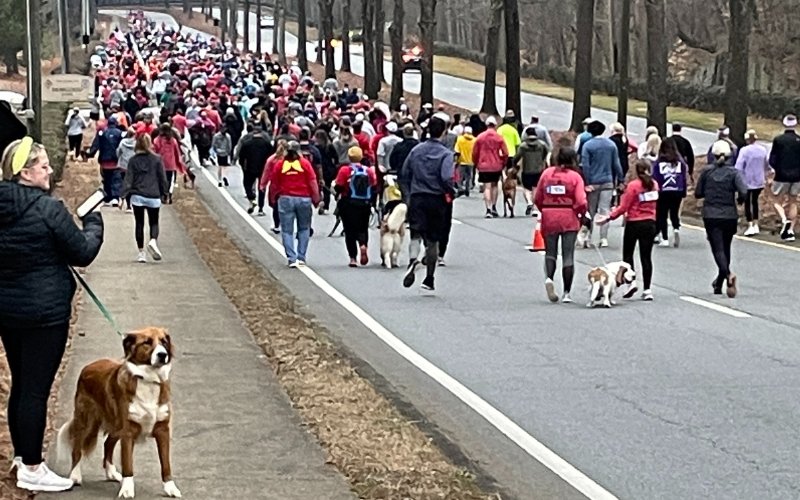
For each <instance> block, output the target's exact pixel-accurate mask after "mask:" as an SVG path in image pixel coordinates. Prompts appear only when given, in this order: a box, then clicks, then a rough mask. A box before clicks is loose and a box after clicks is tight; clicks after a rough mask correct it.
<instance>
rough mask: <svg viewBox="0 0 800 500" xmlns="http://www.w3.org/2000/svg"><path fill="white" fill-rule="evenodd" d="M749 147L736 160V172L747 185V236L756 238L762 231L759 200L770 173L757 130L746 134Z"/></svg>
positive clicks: (764, 150) (745, 205) (745, 206)
mask: <svg viewBox="0 0 800 500" xmlns="http://www.w3.org/2000/svg"><path fill="white" fill-rule="evenodd" d="M745 141H746V142H747V145H746V146H745V147H743V148H742V149H741V150H740V151H739V158H738V159H737V160H736V170H738V171H739V175H741V176H742V180H744V183H745V185H747V198H746V199H745V201H744V215H745V217H746V218H747V224H748V227H747V229H746V230H745V232H744V235H745V236H755V235H757V234H758V233H759V232H761V229H760V228H759V227H758V198H759V197H760V196H761V191H762V190H763V189H764V186H765V185H766V182H767V181H766V177H767V174H768V173H769V171H770V167H769V159H768V155H767V150H766V148H764V146H762V145H761V144H758V135H756V131H755V130H748V131H747V133H746V134H745Z"/></svg>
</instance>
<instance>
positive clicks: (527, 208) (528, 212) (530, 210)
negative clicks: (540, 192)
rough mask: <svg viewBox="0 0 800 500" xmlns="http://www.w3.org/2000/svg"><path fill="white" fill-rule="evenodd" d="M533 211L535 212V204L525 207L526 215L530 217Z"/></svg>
mask: <svg viewBox="0 0 800 500" xmlns="http://www.w3.org/2000/svg"><path fill="white" fill-rule="evenodd" d="M532 213H533V205H528V206H527V207H525V215H526V216H527V217H530V216H531V214H532Z"/></svg>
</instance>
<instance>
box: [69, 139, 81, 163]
mask: <svg viewBox="0 0 800 500" xmlns="http://www.w3.org/2000/svg"><path fill="white" fill-rule="evenodd" d="M82 145H83V134H80V135H70V136H69V149H70V151H75V158H77V157H79V156H80V155H81V146H82Z"/></svg>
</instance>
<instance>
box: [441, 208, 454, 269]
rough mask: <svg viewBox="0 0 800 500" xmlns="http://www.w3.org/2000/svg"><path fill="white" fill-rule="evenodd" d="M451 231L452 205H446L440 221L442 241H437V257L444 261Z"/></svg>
mask: <svg viewBox="0 0 800 500" xmlns="http://www.w3.org/2000/svg"><path fill="white" fill-rule="evenodd" d="M452 229H453V204H452V203H448V204H447V209H446V210H445V214H444V219H443V220H442V239H441V240H439V257H440V258H442V259H444V254H445V252H447V246H448V245H449V244H450V231H451V230H452Z"/></svg>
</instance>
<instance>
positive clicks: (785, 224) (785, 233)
mask: <svg viewBox="0 0 800 500" xmlns="http://www.w3.org/2000/svg"><path fill="white" fill-rule="evenodd" d="M791 228H792V223H791V222H789V221H788V220H785V221H783V226H782V227H781V239H782V240H785V239H787V238H788V237H789V230H790V229H791Z"/></svg>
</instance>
